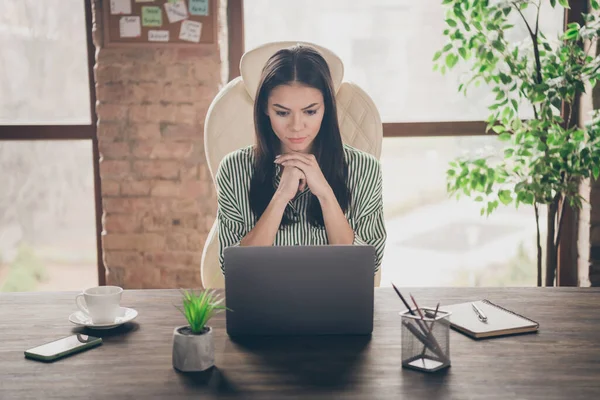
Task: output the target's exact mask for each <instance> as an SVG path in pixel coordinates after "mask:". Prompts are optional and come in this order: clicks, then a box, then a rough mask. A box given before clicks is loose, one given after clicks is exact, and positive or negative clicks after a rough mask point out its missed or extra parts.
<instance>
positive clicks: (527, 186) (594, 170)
mask: <svg viewBox="0 0 600 400" xmlns="http://www.w3.org/2000/svg"><path fill="white" fill-rule="evenodd" d="M558 3H559V4H560V6H562V7H567V8H568V7H569V4H568V1H567V0H558ZM443 4H445V5H447V6H448V8H447V14H446V24H447V26H448V28H447V29H446V30H444V35H445V36H447V37H448V39H449V42H448V43H447V44H446V45H445V46H444V47H443V48H442V49H441V50H440V51H438V52H436V54H435V55H434V57H433V61H434V62H435V65H434V69H438V68H439V69H440V70H441V72H442V73H445V72H446V71H447V70H449V69H452V68H454V67H455V66H456V65H457V64H458V63H459V61H461V60H462V61H461V62H464V63H466V64H468V65H469V66H470V71H469V72H468V73H467V74H466V80H465V81H464V82H462V83H461V84H460V85H459V87H458V91H459V92H462V93H464V94H465V95H466V94H467V89H468V87H469V86H470V85H471V84H474V85H478V84H480V83H481V82H485V83H486V84H488V85H490V86H492V87H493V89H492V90H493V93H495V94H496V97H495V101H494V102H493V104H492V105H491V106H489V110H490V111H491V113H490V115H489V118H488V119H487V128H486V132H489V131H490V129H491V130H493V131H494V132H496V133H497V134H498V135H499V136H498V138H499V140H503V141H506V142H507V144H508V147H507V148H506V150H505V151H504V158H503V160H502V161H501V162H499V163H497V164H495V165H490V164H491V163H489V160H488V159H486V158H479V159H464V158H461V159H457V160H455V161H453V162H451V163H450V168H449V169H448V171H447V179H448V185H447V188H448V192H449V193H450V194H451V195H456V197H457V198H458V197H459V196H460V195H461V194H464V195H466V196H473V197H475V200H476V201H479V202H482V204H483V206H482V208H481V214H482V215H483V214H487V215H489V214H490V213H491V212H493V211H494V210H495V209H496V208H497V207H498V205H499V204H500V203H502V204H504V205H508V204H511V203H514V204H515V205H516V206H517V207H518V206H519V204H530V205H533V208H534V211H535V221H536V225H537V284H538V286H541V279H542V278H541V277H542V248H541V243H540V215H539V214H540V206H541V205H544V204H545V205H547V206H548V207H547V216H546V217H547V218H546V219H547V223H548V235H547V240H546V279H545V281H546V282H545V283H546V285H547V286H552V285H553V284H554V278H555V271H556V265H557V259H558V257H557V251H558V244H559V242H560V237H561V232H562V226H563V223H562V222H563V216H564V214H565V207H566V206H567V204H569V205H570V206H571V207H573V208H581V205H582V200H583V199H582V197H581V195H580V194H579V183H580V181H581V179H584V178H589V177H590V176H594V178H598V175H600V143H599V138H600V117H599V114H598V113H596V114H595V116H594V117H593V118H592V119H591V122H589V123H588V124H586V126H585V127H584V128H581V127H578V126H576V125H575V124H574V123H573V105H574V103H575V102H577V101H578V97H579V96H580V95H581V93H583V92H584V91H585V87H586V84H589V86H591V87H594V86H595V84H596V81H597V80H598V79H599V78H600V56H596V57H592V56H590V55H589V53H588V50H584V48H583V46H582V43H583V42H587V43H588V44H589V48H594V47H595V46H596V45H597V40H598V36H599V35H600V18H599V17H598V16H595V15H593V14H591V13H590V14H583V15H582V17H583V21H584V24H583V25H580V24H578V23H570V24H568V26H567V29H566V31H565V32H564V33H563V34H562V35H561V37H559V38H557V40H555V41H553V40H551V39H549V38H547V37H546V35H544V34H543V33H542V32H541V31H540V29H539V26H540V24H539V17H540V8H541V7H543V6H544V7H545V6H551V7H553V8H554V7H556V6H557V0H550V1H549V4H548V2H547V1H542V0H496V1H490V0H443ZM529 6H531V7H534V8H536V10H534V11H535V20H533V21H529V20H528V19H527V18H526V17H525V15H524V13H523V10H524V9H526V8H527V7H529ZM590 6H591V8H592V9H594V10H598V9H599V8H600V7H599V3H598V1H597V0H591V1H590ZM511 16H515V17H517V18H518V21H519V22H520V23H522V24H524V26H525V27H526V29H527V32H528V37H527V39H526V40H525V41H523V42H521V43H511V42H509V41H508V40H507V33H508V32H509V31H511V30H512V29H513V28H514V25H512V24H511V23H510V22H511V20H510V19H511ZM521 105H523V106H527V107H532V109H533V118H532V119H528V120H525V121H523V120H522V119H521V118H520V117H519V111H520V110H521V111H522V110H523V108H521V109H520V106H521Z"/></svg>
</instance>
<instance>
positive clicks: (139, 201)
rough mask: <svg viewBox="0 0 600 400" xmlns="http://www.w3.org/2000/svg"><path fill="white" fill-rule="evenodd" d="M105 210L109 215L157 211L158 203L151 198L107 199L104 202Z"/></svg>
mask: <svg viewBox="0 0 600 400" xmlns="http://www.w3.org/2000/svg"><path fill="white" fill-rule="evenodd" d="M102 204H103V209H104V211H105V212H108V213H133V212H144V211H149V210H154V209H156V207H157V205H156V202H155V201H154V200H153V199H151V198H127V197H120V198H107V199H103V200H102Z"/></svg>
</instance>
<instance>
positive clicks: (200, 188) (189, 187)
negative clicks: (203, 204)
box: [180, 181, 208, 199]
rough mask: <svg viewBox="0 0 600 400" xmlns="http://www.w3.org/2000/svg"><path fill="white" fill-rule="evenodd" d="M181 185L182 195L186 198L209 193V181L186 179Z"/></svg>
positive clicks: (195, 197)
mask: <svg viewBox="0 0 600 400" xmlns="http://www.w3.org/2000/svg"><path fill="white" fill-rule="evenodd" d="M181 185H182V187H181V192H180V195H181V196H182V197H186V198H193V199H199V198H202V197H204V196H206V194H207V193H208V191H207V186H208V185H207V183H206V182H201V181H185V182H183V183H182V184H181Z"/></svg>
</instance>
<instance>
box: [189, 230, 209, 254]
mask: <svg viewBox="0 0 600 400" xmlns="http://www.w3.org/2000/svg"><path fill="white" fill-rule="evenodd" d="M207 236H208V235H207V234H206V233H198V232H191V233H189V234H188V236H187V249H188V250H190V251H200V252H202V251H203V250H204V244H205V243H206V239H207Z"/></svg>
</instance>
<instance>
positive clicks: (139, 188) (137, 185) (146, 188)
mask: <svg viewBox="0 0 600 400" xmlns="http://www.w3.org/2000/svg"><path fill="white" fill-rule="evenodd" d="M121 194H122V195H123V196H147V195H149V194H150V181H125V182H122V183H121Z"/></svg>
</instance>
